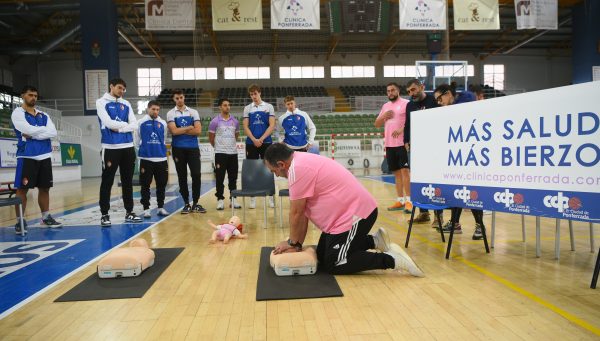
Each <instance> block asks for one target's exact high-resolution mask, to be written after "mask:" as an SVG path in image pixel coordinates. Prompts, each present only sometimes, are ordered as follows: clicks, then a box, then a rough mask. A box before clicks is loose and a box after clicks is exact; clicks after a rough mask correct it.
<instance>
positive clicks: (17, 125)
mask: <svg viewBox="0 0 600 341" xmlns="http://www.w3.org/2000/svg"><path fill="white" fill-rule="evenodd" d="M37 97H38V91H37V89H36V88H34V87H33V86H29V85H28V86H25V87H24V88H23V91H21V98H22V99H23V104H21V106H20V107H18V108H16V109H15V110H14V111H13V112H12V115H11V121H12V124H13V127H14V129H15V133H16V134H17V140H18V142H17V169H16V172H15V188H16V189H17V193H16V195H17V197H19V198H20V199H21V201H22V203H23V213H24V212H25V207H26V206H27V192H28V191H29V189H30V188H34V187H37V188H38V204H39V205H40V210H41V211H42V221H41V223H40V227H61V226H62V224H61V223H59V222H57V221H56V220H54V218H52V216H51V215H50V213H49V207H50V187H52V183H53V179H52V160H51V155H52V144H51V141H50V139H51V138H54V137H56V135H57V132H56V128H55V127H54V123H52V120H51V119H50V116H48V114H46V113H43V112H41V111H39V110H37V109H36V108H35V102H36V101H37ZM15 211H16V212H17V224H16V225H15V233H16V234H22V233H26V232H27V227H26V224H24V228H25V230H21V224H20V220H21V217H20V212H19V209H18V207H15Z"/></svg>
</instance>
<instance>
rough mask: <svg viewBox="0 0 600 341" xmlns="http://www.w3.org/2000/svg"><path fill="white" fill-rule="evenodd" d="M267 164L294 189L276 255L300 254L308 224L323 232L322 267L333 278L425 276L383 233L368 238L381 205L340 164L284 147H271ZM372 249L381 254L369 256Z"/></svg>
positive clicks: (321, 242)
mask: <svg viewBox="0 0 600 341" xmlns="http://www.w3.org/2000/svg"><path fill="white" fill-rule="evenodd" d="M265 163H266V165H267V167H268V168H269V169H270V170H271V171H272V172H273V173H274V174H275V175H277V176H281V177H284V178H287V179H288V184H289V189H290V236H289V238H288V240H286V241H282V242H281V243H279V244H277V246H276V247H275V254H279V253H283V252H295V251H300V250H302V244H303V243H304V239H305V238H306V232H307V230H308V221H309V220H310V221H312V222H313V223H314V224H315V225H316V226H317V228H319V230H321V231H322V232H323V233H322V234H321V237H320V238H319V244H318V245H317V258H318V260H319V266H321V267H324V269H325V270H326V271H327V272H329V273H331V274H335V275H343V274H351V273H356V272H360V271H366V270H375V269H396V270H406V271H408V272H410V274H411V275H413V276H419V277H422V276H424V274H423V271H421V269H419V267H418V266H417V264H415V262H414V261H413V260H412V259H411V258H410V257H409V256H408V254H406V252H404V250H402V248H401V247H400V246H398V245H397V244H394V243H390V242H389V237H388V235H387V233H386V232H385V230H384V229H383V228H379V229H378V231H377V232H375V233H374V234H372V235H370V234H368V233H369V231H370V230H371V228H372V227H373V224H375V220H377V203H376V201H375V199H374V198H373V196H372V195H371V194H370V193H369V192H368V191H367V190H366V189H365V188H364V187H363V186H362V185H361V184H360V182H358V180H357V179H356V178H355V177H354V175H352V173H350V172H349V171H348V170H346V169H345V168H344V167H342V165H340V164H338V163H337V162H335V161H334V160H331V159H329V158H326V157H324V156H321V155H316V154H311V153H301V152H295V151H293V150H292V149H290V148H289V147H288V146H286V145H285V144H282V143H274V144H273V145H271V146H270V147H269V148H267V150H266V152H265ZM371 249H378V250H380V251H382V252H369V251H367V250H371Z"/></svg>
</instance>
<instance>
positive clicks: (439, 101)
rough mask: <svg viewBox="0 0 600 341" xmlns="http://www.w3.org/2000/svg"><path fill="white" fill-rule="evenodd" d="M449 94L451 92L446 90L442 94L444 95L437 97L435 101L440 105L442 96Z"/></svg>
mask: <svg viewBox="0 0 600 341" xmlns="http://www.w3.org/2000/svg"><path fill="white" fill-rule="evenodd" d="M448 92H450V91H449V90H446V91H444V92H442V93H441V94H440V95H439V96H437V97H436V98H435V101H436V102H437V103H438V104H440V103H442V96H444V95H445V94H447V93H448Z"/></svg>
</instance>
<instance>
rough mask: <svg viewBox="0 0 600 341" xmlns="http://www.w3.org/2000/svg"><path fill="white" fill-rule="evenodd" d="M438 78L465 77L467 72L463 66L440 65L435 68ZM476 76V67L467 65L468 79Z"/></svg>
mask: <svg viewBox="0 0 600 341" xmlns="http://www.w3.org/2000/svg"><path fill="white" fill-rule="evenodd" d="M435 76H436V77H464V76H465V70H464V67H463V65H438V66H436V67H435ZM474 76H475V67H474V66H473V65H467V77H474Z"/></svg>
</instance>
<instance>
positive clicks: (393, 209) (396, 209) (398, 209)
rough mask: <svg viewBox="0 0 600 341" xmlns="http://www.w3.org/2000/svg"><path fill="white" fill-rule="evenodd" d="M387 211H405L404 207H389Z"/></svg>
mask: <svg viewBox="0 0 600 341" xmlns="http://www.w3.org/2000/svg"><path fill="white" fill-rule="evenodd" d="M387 210H388V211H402V210H404V207H400V208H391V207H388V208H387Z"/></svg>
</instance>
